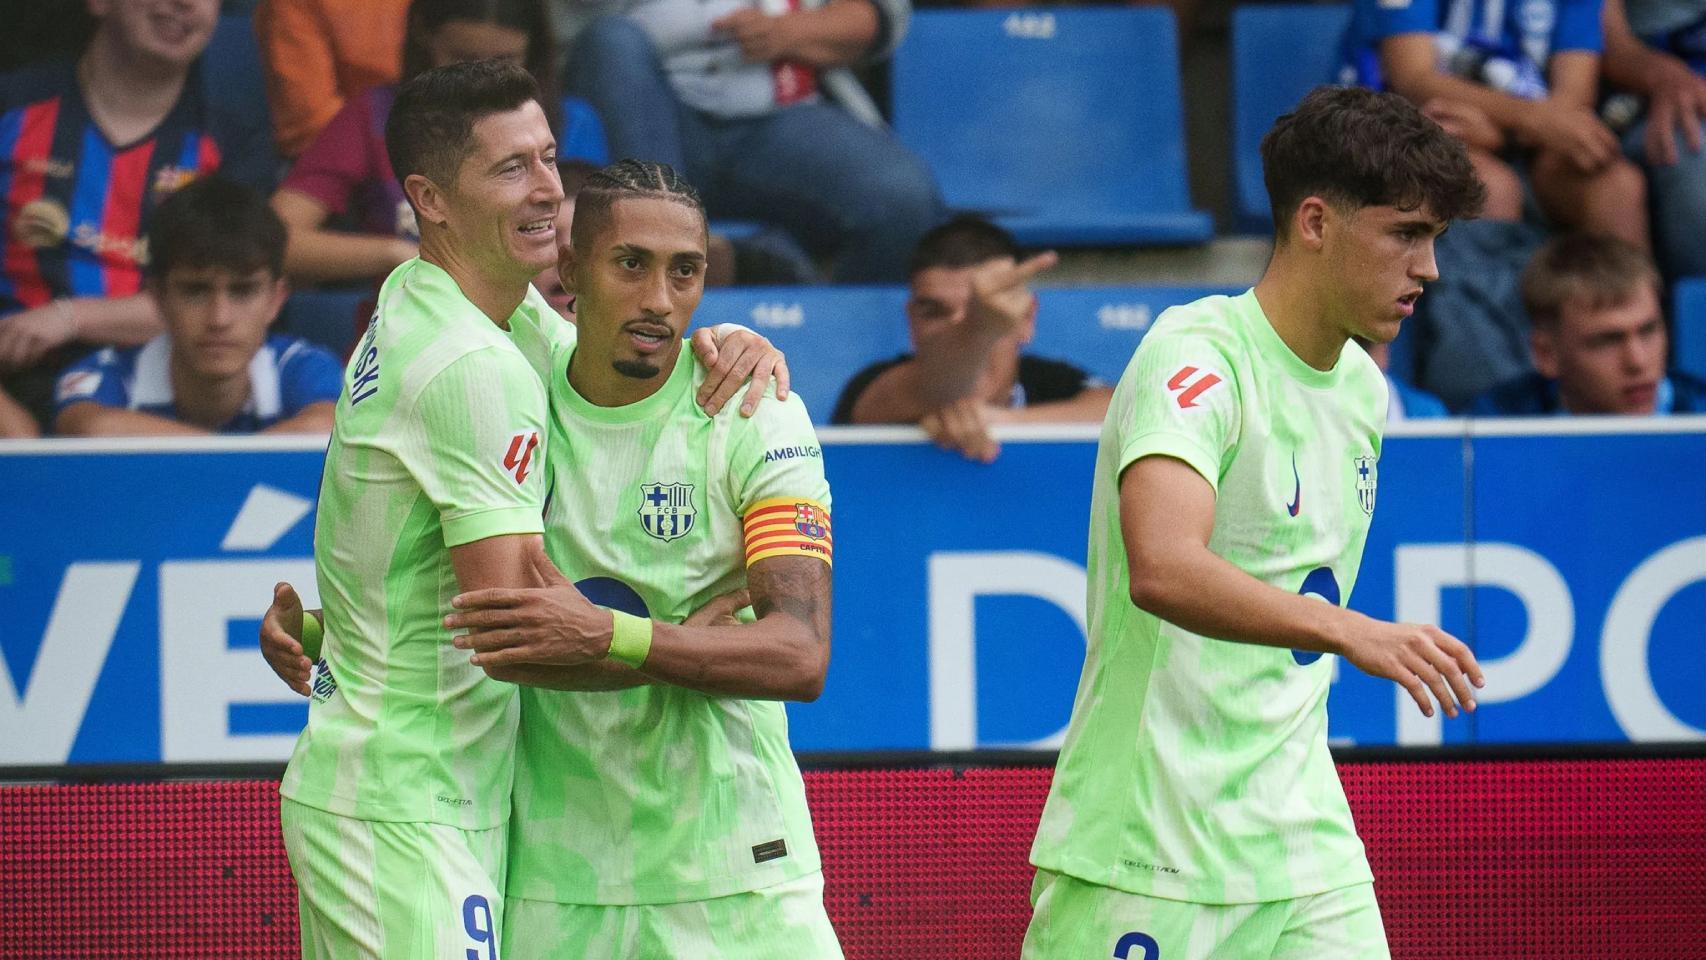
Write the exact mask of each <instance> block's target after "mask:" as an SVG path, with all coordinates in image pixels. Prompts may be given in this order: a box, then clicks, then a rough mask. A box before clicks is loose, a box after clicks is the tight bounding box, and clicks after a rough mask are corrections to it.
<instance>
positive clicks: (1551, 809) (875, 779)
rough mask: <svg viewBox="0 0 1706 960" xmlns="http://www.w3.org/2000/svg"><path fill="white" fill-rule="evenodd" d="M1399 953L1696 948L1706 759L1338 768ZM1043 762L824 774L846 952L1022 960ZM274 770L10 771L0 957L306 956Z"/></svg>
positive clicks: (892, 958)
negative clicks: (118, 774)
mask: <svg viewBox="0 0 1706 960" xmlns="http://www.w3.org/2000/svg"><path fill="white" fill-rule="evenodd" d="M1340 773H1341V775H1342V776H1343V778H1344V781H1345V789H1346V791H1347V792H1348V793H1349V795H1350V798H1351V806H1352V808H1353V809H1354V811H1355V814H1356V818H1357V824H1358V827H1359V829H1360V830H1361V833H1362V836H1363V839H1364V840H1365V841H1366V843H1367V845H1368V850H1369V859H1370V861H1371V862H1372V864H1373V867H1374V873H1375V877H1376V878H1377V881H1376V884H1377V889H1378V891H1379V894H1380V900H1381V905H1382V910H1383V913H1384V916H1385V919H1386V928H1387V935H1388V938H1389V940H1390V941H1391V944H1392V954H1393V956H1394V957H1395V958H1398V960H1423V958H1440V960H1446V958H1451V960H1512V958H1518V957H1547V958H1551V957H1595V958H1603V960H1636V958H1661V957H1664V958H1678V957H1702V956H1706V758H1684V759H1663V760H1568V761H1513V762H1485V761H1470V762H1450V763H1447V762H1426V763H1382V764H1373V763H1369V764H1360V763H1353V764H1345V765H1342V766H1341V767H1340ZM1049 776H1050V771H1049V770H1047V769H1046V768H1024V767H1020V768H971V769H966V770H963V771H962V770H945V769H944V770H919V769H900V770H845V771H813V772H810V773H807V775H806V786H807V791H808V793H809V795H810V800H811V805H812V812H813V816H814V819H815V821H816V823H817V831H818V843H819V845H820V846H821V847H822V849H823V854H824V862H825V865H826V874H827V885H826V894H825V896H826V899H827V902H828V906H829V912H830V916H831V917H832V918H833V919H834V920H835V925H836V929H837V930H838V931H839V932H840V934H841V939H842V942H843V944H844V946H845V949H846V953H847V957H848V960H923V958H931V957H953V958H955V960H972V958H988V960H1010V958H1013V957H1016V956H1017V955H1018V947H1019V942H1020V940H1021V939H1022V937H1023V934H1024V928H1025V923H1026V921H1027V920H1028V919H1029V916H1030V906H1029V889H1030V880H1031V870H1030V867H1029V866H1028V865H1027V864H1026V862H1025V859H1026V854H1027V851H1028V850H1029V848H1030V843H1031V835H1032V832H1033V831H1034V830H1035V828H1036V822H1037V815H1038V813H1039V811H1040V810H1041V808H1042V801H1043V797H1044V795H1045V794H1046V792H1047V790H1048V782H1049ZM296 937H297V928H296V899H295V890H294V887H293V886H292V883H291V879H290V871H289V867H288V865H287V864H286V862H285V858H284V850H283V847H282V845H281V844H280V842H279V833H278V801H277V784H275V783H273V782H270V781H247V782H213V783H158V784H135V785H112V786H20V787H0V957H5V958H17V960H63V958H82V957H90V958H95V957H99V958H129V957H138V958H140V957H148V958H185V960H189V958H196V960H200V958H206V957H231V958H248V957H255V958H261V957H265V958H278V960H285V958H293V957H296V956H298V955H299V954H298V952H297V940H296Z"/></svg>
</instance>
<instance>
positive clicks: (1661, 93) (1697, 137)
mask: <svg viewBox="0 0 1706 960" xmlns="http://www.w3.org/2000/svg"><path fill="white" fill-rule="evenodd" d="M1702 119H1706V77H1702V76H1700V74H1698V73H1695V72H1694V71H1693V70H1691V69H1689V67H1688V65H1687V64H1686V63H1683V62H1682V61H1681V60H1678V59H1676V58H1674V57H1668V56H1667V57H1665V58H1664V60H1663V65H1662V66H1660V67H1659V68H1658V69H1656V70H1655V71H1654V76H1653V78H1652V80H1651V82H1650V86H1649V88H1648V95H1647V136H1646V144H1645V145H1646V158H1647V162H1648V163H1650V164H1652V165H1654V166H1660V167H1664V166H1670V165H1671V164H1673V163H1676V162H1677V160H1678V156H1677V150H1676V137H1677V129H1678V128H1679V127H1680V128H1681V130H1682V138H1683V141H1684V142H1686V143H1687V144H1688V149H1689V151H1690V152H1693V153H1699V152H1700V151H1701V149H1702V148H1703V147H1706V136H1702V133H1701V123H1700V121H1701V120H1702Z"/></svg>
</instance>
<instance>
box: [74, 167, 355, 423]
mask: <svg viewBox="0 0 1706 960" xmlns="http://www.w3.org/2000/svg"><path fill="white" fill-rule="evenodd" d="M148 241H149V249H150V252H151V255H152V257H153V262H152V264H151V266H150V270H149V276H148V295H149V296H150V297H152V298H153V299H154V301H155V302H156V303H157V304H159V308H160V315H161V316H162V317H164V318H165V321H166V332H165V333H163V334H161V335H160V336H158V337H155V338H154V339H153V340H150V341H148V343H147V344H145V345H143V346H141V347H137V348H133V349H129V350H117V349H112V348H108V349H105V350H101V351H98V352H97V353H95V354H93V355H91V356H89V357H87V358H85V359H83V360H81V361H79V362H77V363H75V364H72V365H71V367H70V368H68V369H67V370H66V371H65V373H64V375H63V376H61V377H60V379H59V389H58V397H57V399H58V408H59V409H58V416H57V417H56V419H55V421H54V427H55V429H56V430H58V432H60V433H62V434H67V435H75V436H115V435H138V434H142V435H168V434H203V433H254V432H264V433H322V432H325V431H329V430H330V429H331V427H332V409H333V407H334V406H335V405H336V403H337V399H338V392H339V389H340V387H341V386H342V376H341V371H340V370H339V367H338V361H337V358H335V357H333V356H332V355H331V354H330V353H327V352H326V351H325V350H322V349H321V348H319V347H316V346H313V345H311V344H309V343H308V342H307V341H305V340H298V339H293V338H290V337H284V336H268V335H267V327H268V325H269V324H271V323H272V321H273V318H275V317H276V316H278V310H279V307H280V306H282V305H283V303H284V298H285V295H286V293H288V287H287V284H286V282H285V280H284V273H283V269H284V243H285V240H284V224H282V223H280V222H279V220H278V216H277V214H274V213H273V212H272V210H271V209H270V208H268V207H267V203H266V199H265V198H264V197H263V196H261V195H260V194H258V193H256V192H255V191H253V190H250V189H249V188H248V187H245V186H243V185H242V184H239V183H234V182H232V181H229V180H225V179H223V178H220V177H207V178H203V179H201V180H197V181H196V182H195V183H192V184H190V185H189V186H187V187H184V188H183V189H182V190H179V191H178V192H177V193H176V194H174V195H173V196H172V198H171V199H170V200H167V201H166V202H165V203H163V204H161V205H160V209H159V211H157V212H156V214H155V217H154V223H153V226H152V228H151V229H150V230H149V234H148Z"/></svg>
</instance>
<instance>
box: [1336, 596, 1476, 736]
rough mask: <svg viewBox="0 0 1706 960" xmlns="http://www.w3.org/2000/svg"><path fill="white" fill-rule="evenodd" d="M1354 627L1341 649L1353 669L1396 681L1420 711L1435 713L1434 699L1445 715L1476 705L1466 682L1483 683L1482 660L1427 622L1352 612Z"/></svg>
mask: <svg viewBox="0 0 1706 960" xmlns="http://www.w3.org/2000/svg"><path fill="white" fill-rule="evenodd" d="M1357 617H1358V621H1357V624H1356V627H1355V629H1354V632H1353V633H1352V634H1351V636H1350V638H1349V639H1348V640H1347V641H1346V642H1345V643H1344V645H1343V649H1342V651H1341V652H1342V653H1343V655H1344V658H1345V659H1346V660H1349V661H1350V662H1351V663H1353V664H1356V666H1357V669H1359V670H1361V671H1362V672H1364V673H1367V674H1372V675H1374V676H1377V677H1385V678H1386V679H1388V680H1392V681H1394V682H1396V683H1397V684H1398V685H1399V686H1401V687H1403V688H1404V689H1405V690H1408V691H1409V692H1410V696H1411V697H1413V698H1415V701H1416V706H1418V707H1420V708H1421V711H1422V716H1424V717H1431V716H1433V715H1434V708H1433V703H1432V701H1431V700H1430V699H1429V694H1430V693H1431V694H1432V698H1433V700H1438V701H1439V705H1440V706H1441V707H1443V708H1444V709H1445V715H1446V716H1448V717H1455V716H1457V710H1458V707H1459V705H1461V706H1462V708H1463V709H1464V710H1474V709H1475V693H1474V690H1472V689H1471V687H1472V686H1473V687H1480V686H1483V685H1485V684H1486V678H1485V677H1483V676H1482V674H1481V664H1479V663H1478V662H1476V660H1475V654H1473V653H1471V652H1470V651H1469V647H1468V646H1466V645H1465V644H1464V643H1463V641H1461V640H1459V639H1457V638H1456V637H1454V636H1452V635H1451V634H1449V633H1446V632H1445V631H1444V630H1441V629H1440V628H1438V627H1436V626H1433V625H1431V624H1426V623H1387V622H1385V621H1383V620H1375V619H1373V618H1372V617H1364V616H1361V615H1360V614H1359V615H1357Z"/></svg>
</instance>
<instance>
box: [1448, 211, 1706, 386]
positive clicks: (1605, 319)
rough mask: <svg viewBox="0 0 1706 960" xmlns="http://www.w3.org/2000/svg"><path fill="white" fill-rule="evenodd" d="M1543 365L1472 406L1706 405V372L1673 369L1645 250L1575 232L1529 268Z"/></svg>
mask: <svg viewBox="0 0 1706 960" xmlns="http://www.w3.org/2000/svg"><path fill="white" fill-rule="evenodd" d="M1522 299H1523V304H1524V305H1525V306H1526V307H1527V308H1528V315H1529V318H1530V320H1531V321H1532V322H1533V325H1534V326H1533V330H1532V332H1531V333H1530V335H1529V347H1530V349H1531V350H1532V351H1533V353H1534V366H1535V371H1536V372H1534V373H1531V374H1529V375H1527V376H1524V377H1519V378H1517V379H1515V380H1510V381H1507V382H1505V383H1503V384H1500V385H1499V386H1497V387H1494V388H1493V389H1492V390H1489V391H1488V392H1487V393H1485V394H1483V395H1482V396H1480V397H1479V398H1477V400H1476V401H1475V405H1474V407H1473V409H1472V411H1471V412H1473V413H1476V414H1494V415H1497V414H1505V415H1516V416H1541V415H1545V414H1560V413H1571V414H1592V413H1626V414H1669V413H1700V412H1706V381H1702V380H1700V379H1698V378H1695V377H1692V376H1690V375H1688V374H1686V373H1683V372H1682V371H1680V370H1673V371H1671V372H1670V373H1669V374H1666V372H1665V364H1666V360H1667V354H1668V352H1669V351H1668V346H1669V342H1668V338H1667V337H1666V335H1665V321H1664V315H1663V313H1662V312H1661V311H1660V309H1659V274H1658V270H1657V269H1655V268H1654V266H1653V263H1652V261H1651V260H1649V259H1648V258H1647V256H1646V255H1645V254H1643V253H1642V252H1641V251H1640V250H1637V249H1635V248H1634V247H1632V246H1630V245H1628V244H1626V243H1623V242H1621V241H1618V240H1615V239H1612V238H1609V237H1594V236H1589V235H1585V234H1575V235H1570V236H1564V237H1559V238H1557V239H1554V240H1552V241H1551V242H1549V243H1548V244H1547V245H1546V246H1544V247H1542V248H1541V250H1540V252H1539V253H1538V254H1536V255H1535V257H1534V260H1533V262H1531V263H1530V264H1529V265H1528V269H1526V270H1525V271H1523V276H1522Z"/></svg>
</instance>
